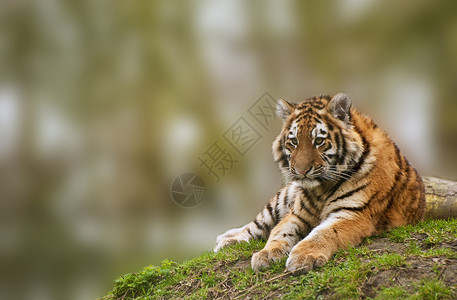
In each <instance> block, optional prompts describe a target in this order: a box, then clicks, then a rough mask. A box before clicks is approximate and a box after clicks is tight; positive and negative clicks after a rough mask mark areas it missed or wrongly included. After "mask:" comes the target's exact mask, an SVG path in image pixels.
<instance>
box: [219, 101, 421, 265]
mask: <svg viewBox="0 0 457 300" xmlns="http://www.w3.org/2000/svg"><path fill="white" fill-rule="evenodd" d="M277 110H278V115H279V116H280V117H281V118H283V119H284V124H283V128H282V131H281V133H280V134H279V135H278V137H277V138H276V140H275V141H274V142H273V156H274V159H275V161H276V162H277V163H278V164H279V167H280V169H281V171H282V173H283V176H284V178H285V180H286V182H287V184H286V185H285V186H284V187H283V188H282V189H281V190H280V191H279V192H278V193H277V194H276V195H275V196H274V197H273V198H272V199H271V200H270V201H269V203H268V204H267V205H266V206H265V208H264V209H263V210H262V211H261V212H260V213H259V214H258V215H257V217H256V218H255V220H254V221H253V222H251V223H249V224H247V225H245V226H243V227H242V228H239V229H237V230H235V231H233V230H232V231H231V233H230V234H227V233H226V234H224V235H221V236H219V237H218V245H217V247H216V249H215V250H218V249H220V248H222V247H224V246H226V245H228V244H231V243H234V242H240V241H243V240H249V239H251V238H260V237H269V238H268V242H267V244H266V246H265V248H264V249H263V250H262V251H260V252H258V253H256V254H254V256H253V258H252V267H253V268H254V269H261V268H264V267H266V266H268V265H269V263H270V262H271V261H274V260H278V259H280V258H281V257H282V256H284V255H287V254H288V253H289V252H290V256H289V259H288V260H287V269H288V270H290V271H296V270H302V271H303V270H304V271H308V270H311V269H313V268H314V267H316V266H320V265H322V264H323V263H325V262H326V261H327V260H328V259H329V258H330V257H331V255H332V254H333V253H334V252H335V251H336V250H338V249H341V248H346V247H348V246H351V245H357V244H358V243H360V242H361V240H362V239H363V238H364V237H366V236H370V235H372V234H375V233H379V232H382V231H384V230H387V229H389V228H392V227H396V226H400V225H404V224H411V223H415V222H417V221H419V220H421V219H422V218H423V216H424V213H425V192H424V186H423V183H422V180H421V178H420V176H419V174H418V173H417V171H416V170H415V169H414V168H413V167H412V166H411V165H410V163H409V162H408V160H407V159H406V158H405V157H404V156H403V155H402V154H401V152H400V150H399V149H398V147H397V146H396V145H395V143H394V142H393V141H392V140H391V139H390V137H389V136H388V135H387V134H386V133H385V132H384V131H383V130H382V129H380V128H379V127H378V126H377V125H376V124H375V123H374V122H373V120H371V119H370V118H368V117H366V116H364V115H362V114H361V113H360V112H358V111H357V110H356V109H355V108H353V107H352V105H351V101H350V99H349V97H348V96H347V95H346V94H343V93H339V94H337V95H335V96H333V97H329V96H319V97H313V98H310V99H307V100H305V101H304V102H302V103H300V104H298V105H297V104H293V103H289V102H287V101H284V100H280V101H279V102H278V107H277Z"/></svg>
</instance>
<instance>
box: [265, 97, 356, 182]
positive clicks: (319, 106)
mask: <svg viewBox="0 0 457 300" xmlns="http://www.w3.org/2000/svg"><path fill="white" fill-rule="evenodd" d="M277 113H278V116H279V117H281V118H282V119H283V120H284V124H283V128H282V131H281V133H280V134H279V135H278V137H277V138H276V140H275V141H274V143H273V156H274V159H275V161H276V162H278V163H279V167H280V169H281V171H282V172H283V175H284V176H285V179H286V181H293V180H295V181H301V182H302V183H304V184H306V185H308V186H316V185H319V184H320V183H321V182H324V181H329V182H338V181H341V180H346V179H349V178H350V173H351V169H352V168H353V167H354V165H355V164H356V163H357V161H358V160H359V158H360V156H361V154H362V152H363V143H362V140H361V137H360V135H359V134H357V133H356V132H355V131H354V129H353V125H352V117H353V114H354V113H355V110H354V109H353V108H352V107H351V100H350V99H349V96H348V95H346V94H344V93H339V94H336V95H335V96H333V97H329V96H319V97H313V98H310V99H307V100H305V101H304V102H302V103H300V104H295V103H291V102H288V101H285V100H282V99H281V100H279V102H278V104H277Z"/></svg>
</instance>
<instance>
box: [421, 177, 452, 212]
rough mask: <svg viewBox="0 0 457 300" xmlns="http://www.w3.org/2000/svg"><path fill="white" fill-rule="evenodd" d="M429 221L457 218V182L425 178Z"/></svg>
mask: <svg viewBox="0 0 457 300" xmlns="http://www.w3.org/2000/svg"><path fill="white" fill-rule="evenodd" d="M422 179H423V181H424V185H425V198H426V201H427V209H426V215H425V218H427V219H447V218H457V182H455V181H450V180H445V179H440V178H436V177H423V178H422Z"/></svg>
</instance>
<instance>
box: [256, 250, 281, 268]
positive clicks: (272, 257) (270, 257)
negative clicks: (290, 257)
mask: <svg viewBox="0 0 457 300" xmlns="http://www.w3.org/2000/svg"><path fill="white" fill-rule="evenodd" d="M285 255H286V253H284V250H282V249H281V248H271V249H265V248H264V249H262V250H261V251H259V252H257V253H254V255H253V256H252V259H251V267H252V269H253V270H254V271H259V270H262V269H265V268H267V267H268V266H269V265H270V264H271V262H273V261H279V260H280V259H281V258H283V257H284V256H285Z"/></svg>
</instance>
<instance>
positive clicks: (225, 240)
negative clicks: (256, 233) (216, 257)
mask: <svg viewBox="0 0 457 300" xmlns="http://www.w3.org/2000/svg"><path fill="white" fill-rule="evenodd" d="M244 227H245V226H243V227H240V228H233V229H230V230H227V231H226V232H224V233H223V234H220V235H218V236H217V238H216V247H214V252H217V251H219V250H221V249H222V248H225V247H227V246H230V245H233V244H237V243H241V242H247V241H249V235H247V234H246V233H245V232H244Z"/></svg>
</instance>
